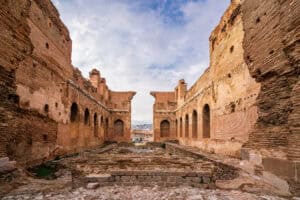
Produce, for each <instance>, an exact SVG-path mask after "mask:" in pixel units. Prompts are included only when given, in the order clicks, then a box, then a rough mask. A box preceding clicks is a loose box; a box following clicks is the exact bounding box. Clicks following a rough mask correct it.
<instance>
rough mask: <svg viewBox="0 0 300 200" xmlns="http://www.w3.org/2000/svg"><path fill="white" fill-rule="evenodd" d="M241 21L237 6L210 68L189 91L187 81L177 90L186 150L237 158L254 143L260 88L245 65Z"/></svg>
mask: <svg viewBox="0 0 300 200" xmlns="http://www.w3.org/2000/svg"><path fill="white" fill-rule="evenodd" d="M241 15H242V13H241V4H240V1H232V3H231V5H230V6H229V8H228V9H227V10H226V12H225V13H224V15H223V17H222V18H221V20H220V23H219V24H218V26H217V27H216V28H215V29H214V31H213V32H212V34H211V36H210V66H209V68H208V69H207V70H206V71H205V72H204V74H203V75H202V76H201V77H200V78H199V79H198V80H197V81H196V83H195V84H194V85H193V86H192V87H191V88H190V89H189V90H187V89H186V87H187V86H186V84H185V83H184V81H179V84H178V86H177V87H176V88H175V96H176V101H177V104H178V105H177V107H176V109H174V110H173V111H174V112H175V115H176V119H175V124H176V120H177V128H176V130H177V134H174V135H177V139H179V141H180V143H181V144H185V145H191V146H197V147H200V148H203V149H204V150H208V151H213V152H216V153H223V154H230V155H237V154H238V153H239V150H240V148H241V146H242V144H243V143H244V142H245V141H247V140H248V135H249V133H250V131H251V128H252V127H253V125H254V124H255V121H256V119H257V107H256V106H255V100H256V97H257V95H258V91H259V89H260V84H258V83H256V82H255V79H253V78H252V77H251V76H250V74H249V70H248V67H247V64H246V63H245V61H244V50H243V46H242V42H243V39H244V31H243V23H242V17H241ZM207 110H208V111H207ZM206 111H207V112H206ZM207 113H209V114H207Z"/></svg>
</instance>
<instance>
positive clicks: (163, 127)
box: [160, 120, 170, 137]
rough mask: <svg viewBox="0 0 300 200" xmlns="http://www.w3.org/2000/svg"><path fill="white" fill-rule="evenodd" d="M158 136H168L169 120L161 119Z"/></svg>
mask: <svg viewBox="0 0 300 200" xmlns="http://www.w3.org/2000/svg"><path fill="white" fill-rule="evenodd" d="M160 137H170V122H169V121H168V120H163V121H162V122H161V123H160Z"/></svg>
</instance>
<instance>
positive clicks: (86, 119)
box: [84, 108, 90, 125]
mask: <svg viewBox="0 0 300 200" xmlns="http://www.w3.org/2000/svg"><path fill="white" fill-rule="evenodd" d="M84 124H85V125H89V124H90V111H89V109H88V108H86V109H85V110H84Z"/></svg>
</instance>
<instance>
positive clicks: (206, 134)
mask: <svg viewBox="0 0 300 200" xmlns="http://www.w3.org/2000/svg"><path fill="white" fill-rule="evenodd" d="M202 116H203V118H202V120H203V122H202V123H203V126H202V129H203V138H210V108H209V105H208V104H205V105H204V107H203V113H202Z"/></svg>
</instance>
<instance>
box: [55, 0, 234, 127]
mask: <svg viewBox="0 0 300 200" xmlns="http://www.w3.org/2000/svg"><path fill="white" fill-rule="evenodd" d="M52 1H53V3H54V5H55V6H56V7H57V9H58V11H59V13H60V16H61V19H62V20H63V22H64V23H65V25H66V26H67V28H68V29H69V31H70V35H71V39H72V41H73V49H72V63H73V65H74V66H75V67H78V68H79V69H80V70H81V71H82V73H83V75H84V76H85V77H86V78H87V77H88V73H89V71H91V69H92V68H97V69H98V70H100V73H101V76H102V77H105V78H106V82H107V84H108V86H109V88H110V89H111V90H116V91H123V90H125V91H136V92H137V94H136V96H135V97H134V98H133V101H132V121H133V124H139V123H152V118H153V117H152V110H153V109H152V107H153V103H154V98H153V97H152V96H151V95H150V94H149V93H150V91H173V90H174V88H175V87H176V85H177V83H178V80H179V79H185V81H186V82H187V83H188V87H190V86H192V84H193V83H194V82H195V81H196V80H197V79H198V78H199V76H200V75H201V74H202V73H203V72H204V70H205V69H206V68H207V67H208V66H209V41H208V39H209V35H210V33H211V31H212V30H213V29H214V27H215V26H216V25H217V24H218V23H219V21H220V18H221V16H222V15H223V13H224V11H225V10H226V8H227V7H228V6H229V4H230V0H52Z"/></svg>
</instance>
